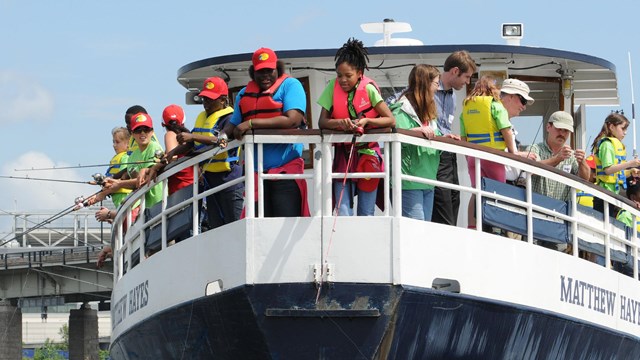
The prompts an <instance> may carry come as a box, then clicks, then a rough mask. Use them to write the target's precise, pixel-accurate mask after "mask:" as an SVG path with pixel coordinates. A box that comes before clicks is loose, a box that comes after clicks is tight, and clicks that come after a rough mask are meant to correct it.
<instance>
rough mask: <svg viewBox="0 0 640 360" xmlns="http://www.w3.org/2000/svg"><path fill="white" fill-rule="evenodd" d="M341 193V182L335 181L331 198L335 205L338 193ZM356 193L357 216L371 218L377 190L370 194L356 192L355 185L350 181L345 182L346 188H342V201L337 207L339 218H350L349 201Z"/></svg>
mask: <svg viewBox="0 0 640 360" xmlns="http://www.w3.org/2000/svg"><path fill="white" fill-rule="evenodd" d="M341 191H342V181H336V182H334V183H333V196H334V199H335V202H336V204H337V203H338V200H339V199H340V192H341ZM356 191H357V194H358V216H373V213H374V212H375V211H376V195H377V194H378V190H377V189H376V190H373V191H371V192H367V191H362V190H357V187H356V184H354V183H353V182H352V181H350V180H347V183H346V186H345V188H344V193H343V194H342V201H341V202H340V205H339V206H338V215H339V216H352V215H353V209H352V208H351V199H353V196H355V194H356Z"/></svg>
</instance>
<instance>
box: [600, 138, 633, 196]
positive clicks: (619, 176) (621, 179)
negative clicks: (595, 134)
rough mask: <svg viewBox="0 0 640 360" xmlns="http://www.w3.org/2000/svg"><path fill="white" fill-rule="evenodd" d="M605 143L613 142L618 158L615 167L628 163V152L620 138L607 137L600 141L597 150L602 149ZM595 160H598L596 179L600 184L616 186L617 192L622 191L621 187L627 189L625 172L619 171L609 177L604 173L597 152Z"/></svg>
mask: <svg viewBox="0 0 640 360" xmlns="http://www.w3.org/2000/svg"><path fill="white" fill-rule="evenodd" d="M603 141H611V144H612V145H613V150H614V152H615V156H616V163H615V164H614V165H617V164H621V163H624V162H626V160H627V150H626V149H625V147H624V144H623V143H622V142H621V141H620V140H618V138H616V137H605V138H602V139H600V141H598V146H597V147H596V150H599V149H600V145H601V144H602V142H603ZM595 155H596V156H595V160H596V179H597V180H598V182H603V183H607V184H615V188H616V191H619V190H620V186H622V188H623V189H626V188H627V177H626V176H625V174H624V170H621V171H618V172H617V173H613V174H610V175H607V174H606V173H605V172H604V168H603V167H602V161H601V160H600V156H599V154H598V153H597V152H596V154H595Z"/></svg>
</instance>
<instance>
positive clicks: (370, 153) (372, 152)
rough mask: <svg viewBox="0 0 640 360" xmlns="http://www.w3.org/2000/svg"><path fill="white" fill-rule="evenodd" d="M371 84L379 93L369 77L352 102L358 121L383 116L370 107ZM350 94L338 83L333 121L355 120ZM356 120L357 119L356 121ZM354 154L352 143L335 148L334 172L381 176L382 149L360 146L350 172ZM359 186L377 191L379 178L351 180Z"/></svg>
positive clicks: (365, 144)
mask: <svg viewBox="0 0 640 360" xmlns="http://www.w3.org/2000/svg"><path fill="white" fill-rule="evenodd" d="M368 84H372V85H373V86H375V87H376V89H378V85H376V83H375V82H374V81H373V80H372V79H369V78H368V77H366V76H363V77H362V79H360V82H359V83H358V85H357V86H356V89H355V91H354V95H353V99H352V101H351V103H352V105H353V108H354V110H355V112H356V118H358V119H359V118H363V117H366V118H375V117H379V116H380V115H379V114H378V112H377V111H376V109H375V108H374V107H373V105H372V104H371V100H370V99H369V93H367V89H366V86H367V85H368ZM348 101H349V94H348V93H347V92H345V91H344V90H342V88H341V87H340V85H339V83H338V81H336V82H335V84H334V87H333V106H332V108H331V117H332V118H334V119H346V118H350V119H354V118H353V115H351V113H350V112H349V103H348ZM354 120H355V119H354ZM350 152H351V143H343V144H336V149H335V156H334V161H333V169H334V171H337V172H382V171H384V165H383V164H382V161H381V159H382V154H381V151H380V145H379V144H378V143H377V142H370V143H357V144H356V148H355V149H354V152H355V153H354V158H353V159H352V160H351V165H350V166H349V169H347V162H348V158H349V153H350ZM352 181H353V182H355V183H357V186H358V189H359V190H362V191H367V192H371V191H373V190H375V189H376V188H377V187H378V183H379V182H380V179H379V178H364V179H352Z"/></svg>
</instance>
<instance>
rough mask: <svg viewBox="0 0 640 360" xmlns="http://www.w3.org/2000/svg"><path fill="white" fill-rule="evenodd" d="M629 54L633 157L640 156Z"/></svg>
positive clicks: (629, 53)
mask: <svg viewBox="0 0 640 360" xmlns="http://www.w3.org/2000/svg"><path fill="white" fill-rule="evenodd" d="M627 54H628V55H629V80H630V81H631V119H632V123H633V158H634V159H637V158H638V153H637V152H636V105H635V104H636V99H635V96H634V95H633V73H632V72H631V52H630V51H629V52H627Z"/></svg>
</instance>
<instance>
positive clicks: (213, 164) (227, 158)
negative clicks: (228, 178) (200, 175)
mask: <svg viewBox="0 0 640 360" xmlns="http://www.w3.org/2000/svg"><path fill="white" fill-rule="evenodd" d="M231 113H233V108H232V107H230V106H227V107H226V108H224V109H220V110H218V111H216V112H214V113H213V114H211V115H209V116H207V112H206V111H203V112H201V113H200V114H198V117H197V118H196V124H195V126H194V128H193V131H192V133H193V134H198V135H202V136H215V135H216V134H215V132H216V129H217V128H216V124H217V123H218V120H219V119H220V118H221V117H223V116H226V115H229V114H231ZM193 144H194V148H195V150H199V149H201V148H203V147H205V146H206V145H205V144H203V143H200V142H197V141H194V142H193ZM234 161H238V151H237V149H234V150H229V151H227V152H223V153H220V154H217V155H216V156H214V157H213V158H211V159H209V160H206V161H205V162H204V165H203V166H202V169H203V170H204V171H208V172H223V171H230V170H231V163H232V162H234Z"/></svg>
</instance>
